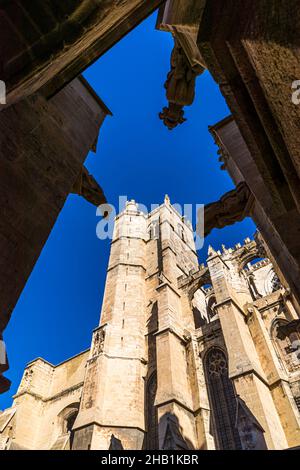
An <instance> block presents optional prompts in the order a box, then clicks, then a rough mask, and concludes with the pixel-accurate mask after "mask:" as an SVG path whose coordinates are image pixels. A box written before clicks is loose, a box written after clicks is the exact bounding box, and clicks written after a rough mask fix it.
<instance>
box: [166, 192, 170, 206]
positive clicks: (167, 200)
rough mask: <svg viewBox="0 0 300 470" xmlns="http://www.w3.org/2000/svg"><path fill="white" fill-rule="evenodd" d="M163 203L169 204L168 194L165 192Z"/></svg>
mask: <svg viewBox="0 0 300 470" xmlns="http://www.w3.org/2000/svg"><path fill="white" fill-rule="evenodd" d="M165 204H171V202H170V198H169V196H168V194H165Z"/></svg>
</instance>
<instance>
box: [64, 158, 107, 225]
mask: <svg viewBox="0 0 300 470" xmlns="http://www.w3.org/2000/svg"><path fill="white" fill-rule="evenodd" d="M71 192H72V193H73V194H78V195H79V196H82V197H84V199H86V200H87V201H88V202H90V203H91V204H93V205H94V206H96V207H98V206H100V205H101V204H105V203H106V202H107V201H106V197H105V195H104V192H103V190H102V188H101V186H99V184H98V183H97V181H96V180H95V178H94V177H93V176H92V175H90V174H89V172H88V171H87V169H86V168H85V166H82V169H81V172H80V174H79V176H78V178H77V180H76V182H75V184H74V186H73V188H72V191H71ZM103 215H104V217H106V216H107V215H108V212H105V213H104V214H103Z"/></svg>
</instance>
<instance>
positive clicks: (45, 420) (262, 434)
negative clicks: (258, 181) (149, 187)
mask: <svg viewBox="0 0 300 470" xmlns="http://www.w3.org/2000/svg"><path fill="white" fill-rule="evenodd" d="M279 277H280V275H279ZM279 277H278V273H276V272H275V270H274V267H273V265H272V263H271V262H270V260H269V258H268V257H267V256H266V254H265V253H264V252H263V249H262V246H261V244H260V243H259V242H258V240H256V241H253V240H250V239H246V240H245V242H244V244H243V245H240V244H237V245H236V246H235V247H234V248H226V247H225V246H223V248H222V251H215V250H214V249H213V248H211V247H210V248H209V252H208V258H207V262H206V264H202V265H200V266H199V262H198V258H197V253H196V249H195V243H194V236H193V230H192V227H191V224H190V223H189V222H188V221H186V219H185V218H183V217H182V216H181V215H180V214H179V213H178V212H177V211H176V210H175V208H174V207H173V206H172V205H171V204H170V201H169V198H168V197H166V198H165V201H164V203H163V204H162V205H161V206H160V207H158V208H157V209H155V210H154V211H152V212H151V213H150V214H147V215H146V214H145V213H143V212H141V211H139V209H138V205H137V204H136V203H135V202H134V201H130V202H128V203H127V205H126V208H125V210H124V211H123V212H122V213H121V214H119V215H118V216H117V218H116V222H115V228H114V235H113V240H112V244H111V254H110V260H109V265H108V271H107V280H106V286H105V293H104V299H103V305H102V312H101V320H100V325H99V326H98V327H97V328H96V329H95V330H94V332H93V334H92V341H91V347H90V349H88V350H87V351H84V352H82V353H80V354H78V355H77V356H75V357H73V358H71V359H68V360H66V361H64V362H63V363H61V364H59V365H56V366H54V365H52V364H50V363H49V362H47V361H46V360H44V359H41V358H38V359H36V360H34V361H32V362H31V363H30V364H28V366H27V367H26V369H25V371H24V375H23V378H22V381H21V384H20V386H19V389H18V392H17V394H16V395H15V397H14V402H13V405H12V407H11V408H9V409H7V410H4V411H3V412H2V413H0V448H1V449H61V450H69V449H76V450H77V449H78V450H88V449H96V450H100V449H148V450H152V449H164V450H185V449H200V450H206V449H211V450H213V449H217V450H218V449H233V450H235V449H245V450H247V449H287V448H293V447H296V446H299V445H300V430H299V428H300V333H299V307H298V304H297V303H296V302H295V301H294V298H293V296H292V293H291V291H290V289H289V288H288V286H287V285H286V283H284V282H282V281H283V280H282V279H281V278H280V280H279ZM295 325H296V326H295Z"/></svg>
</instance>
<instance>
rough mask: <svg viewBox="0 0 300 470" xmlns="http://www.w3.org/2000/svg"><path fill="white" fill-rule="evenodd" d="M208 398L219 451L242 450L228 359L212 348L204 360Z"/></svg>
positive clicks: (219, 349)
mask: <svg viewBox="0 0 300 470" xmlns="http://www.w3.org/2000/svg"><path fill="white" fill-rule="evenodd" d="M203 364H204V371H205V377H206V383H207V389H208V397H209V403H210V408H211V416H212V421H213V434H214V436H215V440H216V446H217V448H218V449H224V450H229V449H241V448H242V447H241V441H240V437H239V433H238V430H237V428H236V411H237V399H236V394H235V389H234V386H233V383H232V381H231V380H230V378H229V376H228V359H227V355H226V354H225V352H224V351H223V350H222V349H221V348H219V347H216V346H213V347H211V348H210V349H209V350H208V351H207V352H206V353H205V355H204V358H203Z"/></svg>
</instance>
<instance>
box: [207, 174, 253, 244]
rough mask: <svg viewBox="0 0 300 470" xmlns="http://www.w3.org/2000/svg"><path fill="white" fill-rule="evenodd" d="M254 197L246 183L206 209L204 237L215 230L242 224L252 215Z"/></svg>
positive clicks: (208, 205) (239, 185)
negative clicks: (238, 223) (241, 222)
mask: <svg viewBox="0 0 300 470" xmlns="http://www.w3.org/2000/svg"><path fill="white" fill-rule="evenodd" d="M253 203H254V196H253V195H252V193H251V191H250V189H249V187H248V186H247V184H246V183H245V182H242V183H240V184H238V186H237V187H236V189H233V190H232V191H229V192H228V193H226V194H224V195H223V196H222V197H221V199H220V200H219V201H216V202H212V203H211V204H207V205H206V206H205V208H204V236H205V237H206V236H207V235H208V234H209V233H210V232H211V231H212V230H213V229H214V228H223V227H226V226H227V225H232V224H234V223H235V222H240V221H241V220H243V219H244V218H245V217H248V216H249V215H250V213H251V209H252V206H253Z"/></svg>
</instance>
